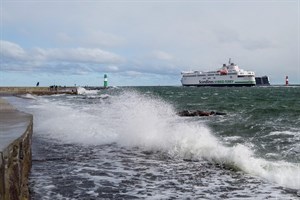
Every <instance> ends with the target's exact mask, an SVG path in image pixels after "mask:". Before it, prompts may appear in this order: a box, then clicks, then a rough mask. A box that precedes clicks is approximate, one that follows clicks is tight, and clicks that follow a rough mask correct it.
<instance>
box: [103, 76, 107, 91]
mask: <svg viewBox="0 0 300 200" xmlns="http://www.w3.org/2000/svg"><path fill="white" fill-rule="evenodd" d="M107 85H108V83H107V75H106V74H104V85H103V86H104V88H107Z"/></svg>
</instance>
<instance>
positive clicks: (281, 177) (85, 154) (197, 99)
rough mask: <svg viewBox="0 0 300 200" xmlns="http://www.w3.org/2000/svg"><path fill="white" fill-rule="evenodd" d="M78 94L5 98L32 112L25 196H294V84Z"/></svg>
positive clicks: (299, 129) (297, 182) (297, 189)
mask: <svg viewBox="0 0 300 200" xmlns="http://www.w3.org/2000/svg"><path fill="white" fill-rule="evenodd" d="M80 93H81V94H80V95H77V96H69V95H52V96H31V95H25V96H23V97H25V99H24V98H11V97H10V98H8V99H9V101H10V102H11V103H13V104H14V105H15V106H17V107H18V108H19V109H21V110H23V111H26V112H29V113H32V114H33V115H34V135H33V146H32V147H33V165H32V171H31V176H30V191H31V196H32V199H299V198H300V87H252V88H186V87H128V88H112V89H108V90H102V91H86V90H84V89H80ZM182 110H203V111H218V112H225V113H227V115H222V116H209V117H179V116H178V115H177V112H179V111H182Z"/></svg>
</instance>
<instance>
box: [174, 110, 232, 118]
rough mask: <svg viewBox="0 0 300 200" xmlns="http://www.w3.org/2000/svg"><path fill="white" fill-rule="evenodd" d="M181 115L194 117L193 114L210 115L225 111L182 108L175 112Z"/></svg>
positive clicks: (220, 113)
mask: <svg viewBox="0 0 300 200" xmlns="http://www.w3.org/2000/svg"><path fill="white" fill-rule="evenodd" d="M177 114H178V115H179V116H181V117H195V116H210V115H226V113H222V112H215V111H210V112H207V111H202V110H194V111H189V110H183V111H180V112H178V113H177Z"/></svg>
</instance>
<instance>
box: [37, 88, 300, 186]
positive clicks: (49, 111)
mask: <svg viewBox="0 0 300 200" xmlns="http://www.w3.org/2000/svg"><path fill="white" fill-rule="evenodd" d="M38 102H39V103H38V104H37V105H35V106H32V108H34V110H35V114H34V115H35V120H36V122H35V125H36V132H37V133H36V134H39V135H42V136H45V137H50V138H53V139H56V140H59V141H62V142H64V143H81V144H86V145H90V144H92V145H97V144H109V143H114V142H115V143H118V144H119V145H123V146H130V147H133V146H138V147H141V148H145V149H148V150H154V151H162V152H166V153H168V155H169V156H170V157H173V158H183V159H205V160H208V161H210V162H213V163H219V164H222V165H228V166H231V167H233V168H237V169H240V170H242V171H244V172H246V173H250V174H252V175H256V176H260V177H262V178H264V179H267V180H269V181H272V182H275V183H277V184H279V185H281V186H284V187H288V188H293V189H300V165H299V164H296V163H288V162H284V161H278V162H274V161H267V160H265V159H262V158H258V157H256V156H255V155H254V152H253V150H251V149H250V148H248V147H247V146H245V145H242V144H239V145H236V146H234V147H228V146H225V145H224V144H223V143H222V141H221V140H220V139H218V138H217V137H216V136H214V134H213V133H212V132H211V130H210V129H209V128H208V127H206V126H205V124H203V123H202V122H199V121H190V120H188V119H186V118H181V117H179V116H177V115H176V112H175V109H174V108H173V107H172V105H171V104H169V103H167V102H165V101H163V100H160V99H158V98H155V97H150V96H149V95H144V94H140V93H137V92H134V91H126V92H123V93H121V94H120V95H117V96H110V97H109V98H108V99H107V100H106V101H104V102H103V101H99V103H97V102H96V103H94V104H81V105H79V104H76V103H74V104H68V103H67V102H64V101H60V102H55V101H54V102H53V101H49V100H47V99H43V98H40V99H38ZM100 102H101V103H100Z"/></svg>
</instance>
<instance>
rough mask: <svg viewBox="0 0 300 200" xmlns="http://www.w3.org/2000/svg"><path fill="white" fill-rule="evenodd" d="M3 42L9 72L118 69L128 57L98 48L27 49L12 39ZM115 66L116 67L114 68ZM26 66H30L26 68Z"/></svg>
mask: <svg viewBox="0 0 300 200" xmlns="http://www.w3.org/2000/svg"><path fill="white" fill-rule="evenodd" d="M0 42H1V43H0V44H1V52H0V55H1V58H2V62H3V63H1V69H2V70H5V71H25V70H26V71H49V72H65V71H68V72H78V73H88V72H92V71H99V70H107V71H117V70H118V68H117V67H116V65H118V64H121V63H123V62H125V59H124V58H123V57H121V56H119V55H117V54H114V53H112V52H108V51H104V50H101V49H98V48H68V49H55V48H52V49H42V48H34V49H31V50H24V49H23V48H22V47H20V46H19V45H18V44H15V43H12V42H9V41H3V40H2V41H0ZM112 66H115V67H112ZM25 68H26V69H25Z"/></svg>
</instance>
